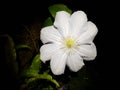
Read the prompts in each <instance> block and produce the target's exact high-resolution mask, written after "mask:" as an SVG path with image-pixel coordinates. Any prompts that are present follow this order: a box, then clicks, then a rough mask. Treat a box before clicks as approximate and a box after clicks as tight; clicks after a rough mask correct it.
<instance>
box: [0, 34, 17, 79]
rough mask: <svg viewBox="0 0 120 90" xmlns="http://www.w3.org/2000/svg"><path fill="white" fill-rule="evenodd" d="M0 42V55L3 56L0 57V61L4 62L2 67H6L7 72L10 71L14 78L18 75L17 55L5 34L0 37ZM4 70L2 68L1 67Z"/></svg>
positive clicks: (13, 45)
mask: <svg viewBox="0 0 120 90" xmlns="http://www.w3.org/2000/svg"><path fill="white" fill-rule="evenodd" d="M0 42H3V43H1V46H2V48H1V50H0V53H1V54H3V55H0V57H1V61H2V60H4V61H3V62H5V63H4V64H5V65H3V66H5V67H6V69H8V70H9V71H11V74H12V75H13V76H14V77H16V75H17V73H18V69H19V68H18V62H17V61H16V58H17V54H16V49H15V44H14V41H13V39H12V37H11V36H9V35H7V34H5V35H0ZM3 68H4V67H3ZM4 69H5V68H4Z"/></svg>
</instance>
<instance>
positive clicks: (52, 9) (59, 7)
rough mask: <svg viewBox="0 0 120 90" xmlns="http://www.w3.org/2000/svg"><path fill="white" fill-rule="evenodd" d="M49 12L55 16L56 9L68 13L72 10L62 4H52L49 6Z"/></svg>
mask: <svg viewBox="0 0 120 90" xmlns="http://www.w3.org/2000/svg"><path fill="white" fill-rule="evenodd" d="M48 9H49V12H50V14H51V15H52V16H53V17H54V18H55V15H56V12H58V11H66V12H68V13H70V14H71V13H72V11H71V10H70V9H69V8H68V7H67V6H66V5H64V4H54V5H52V6H50V7H49V8H48Z"/></svg>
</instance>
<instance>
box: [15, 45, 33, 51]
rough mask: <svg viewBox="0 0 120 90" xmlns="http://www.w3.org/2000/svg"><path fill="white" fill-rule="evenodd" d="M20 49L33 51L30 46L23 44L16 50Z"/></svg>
mask: <svg viewBox="0 0 120 90" xmlns="http://www.w3.org/2000/svg"><path fill="white" fill-rule="evenodd" d="M18 49H28V50H30V51H32V48H31V47H30V46H28V45H22V44H21V45H17V46H16V50H18Z"/></svg>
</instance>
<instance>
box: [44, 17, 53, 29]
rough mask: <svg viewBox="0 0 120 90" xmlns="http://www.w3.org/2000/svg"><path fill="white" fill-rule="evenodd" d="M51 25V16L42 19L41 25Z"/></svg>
mask: <svg viewBox="0 0 120 90" xmlns="http://www.w3.org/2000/svg"><path fill="white" fill-rule="evenodd" d="M51 25H53V22H52V19H51V17H48V18H47V19H46V20H45V21H44V23H43V27H45V26H51Z"/></svg>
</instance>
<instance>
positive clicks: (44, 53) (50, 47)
mask: <svg viewBox="0 0 120 90" xmlns="http://www.w3.org/2000/svg"><path fill="white" fill-rule="evenodd" d="M58 48H59V47H58V46H57V45H56V44H45V45H43V46H42V47H41V48H40V59H41V60H42V61H43V62H44V63H45V62H46V61H48V60H50V59H51V57H52V55H54V54H55V53H56V51H57V50H58Z"/></svg>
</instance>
